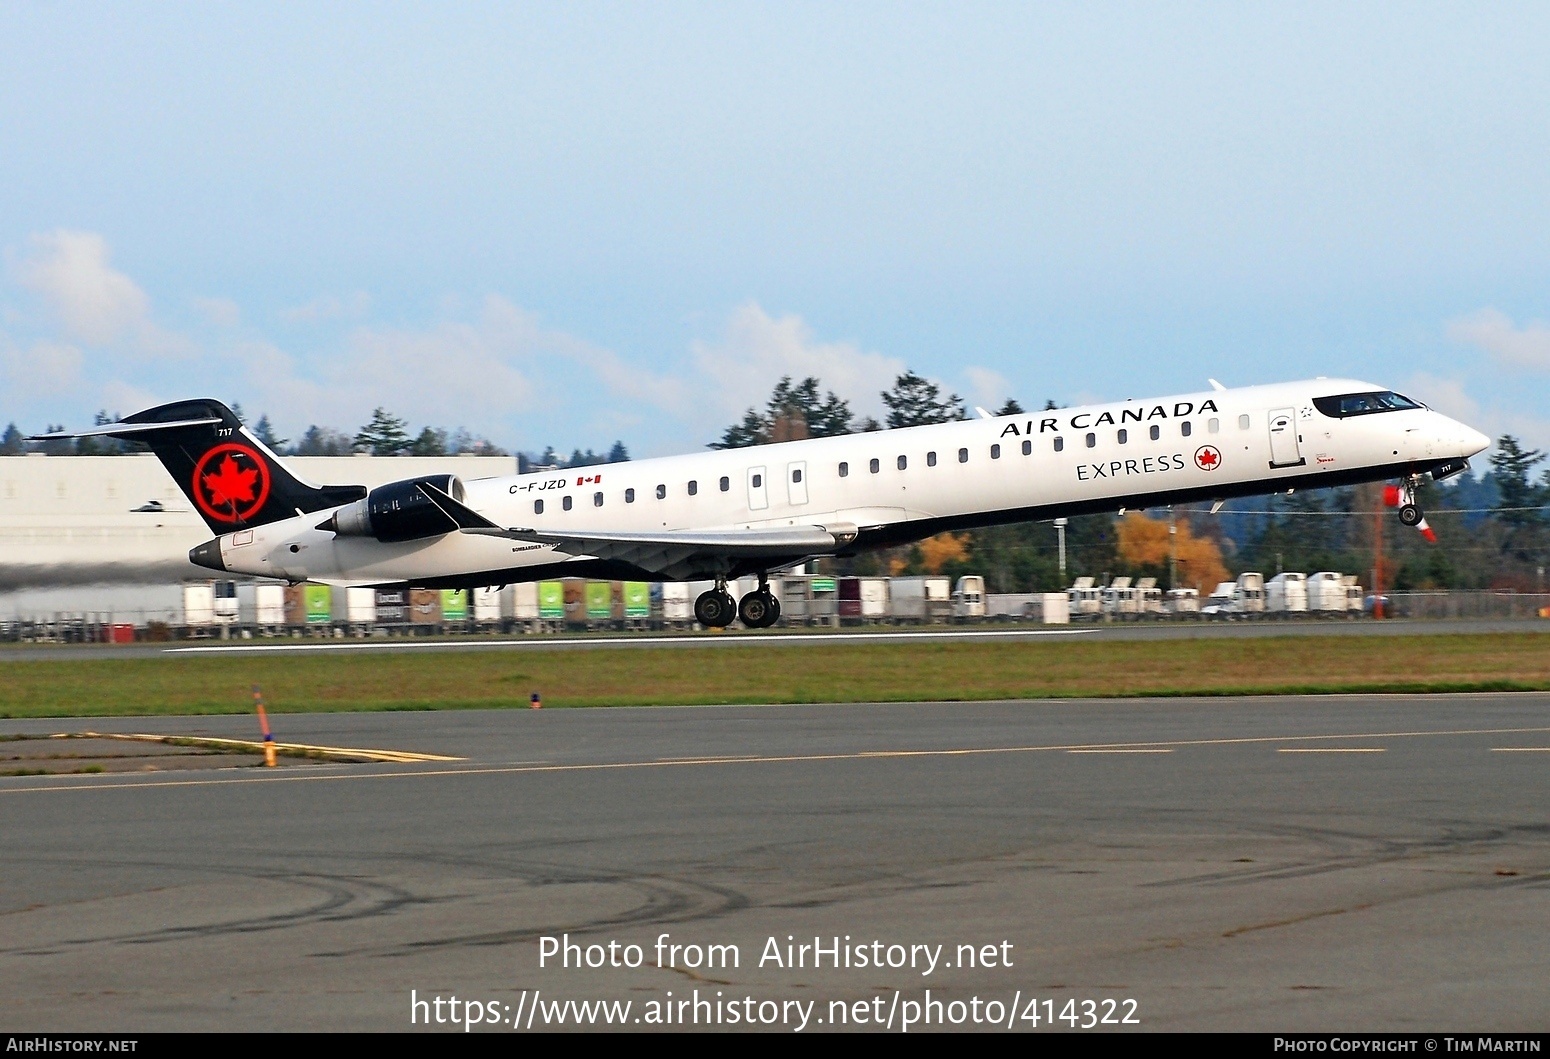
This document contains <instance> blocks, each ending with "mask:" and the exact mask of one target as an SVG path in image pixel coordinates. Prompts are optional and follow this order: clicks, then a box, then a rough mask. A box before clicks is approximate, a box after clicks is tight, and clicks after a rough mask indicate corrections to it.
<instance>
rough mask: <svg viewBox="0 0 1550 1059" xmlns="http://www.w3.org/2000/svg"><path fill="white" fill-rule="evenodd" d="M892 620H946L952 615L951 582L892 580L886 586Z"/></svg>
mask: <svg viewBox="0 0 1550 1059" xmlns="http://www.w3.org/2000/svg"><path fill="white" fill-rule="evenodd" d="M888 594H889V600H890V602H891V603H892V613H893V618H894V620H895V621H919V622H933V621H945V620H946V619H948V618H950V617H952V614H953V583H952V581H951V580H950V579H948V578H945V577H895V578H893V579H892V580H891V581H890V582H889V584H888Z"/></svg>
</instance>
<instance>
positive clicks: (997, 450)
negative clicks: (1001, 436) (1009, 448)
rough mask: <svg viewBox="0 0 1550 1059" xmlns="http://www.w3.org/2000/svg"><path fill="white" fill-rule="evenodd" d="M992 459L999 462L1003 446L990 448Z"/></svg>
mask: <svg viewBox="0 0 1550 1059" xmlns="http://www.w3.org/2000/svg"><path fill="white" fill-rule="evenodd" d="M990 458H991V459H993V460H999V459H1000V458H1001V446H1000V445H992V446H990Z"/></svg>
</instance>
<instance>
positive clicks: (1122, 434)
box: [1119, 427, 1130, 445]
mask: <svg viewBox="0 0 1550 1059" xmlns="http://www.w3.org/2000/svg"><path fill="white" fill-rule="evenodd" d="M1129 440H1130V431H1128V430H1126V429H1125V428H1124V427H1120V430H1119V443H1120V444H1121V445H1124V444H1125V443H1127V442H1128V441H1129Z"/></svg>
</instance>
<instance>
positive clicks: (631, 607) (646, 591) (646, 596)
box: [624, 581, 651, 619]
mask: <svg viewBox="0 0 1550 1059" xmlns="http://www.w3.org/2000/svg"><path fill="white" fill-rule="evenodd" d="M624 616H625V618H627V619H628V618H637V619H639V618H649V617H651V586H650V585H649V584H647V583H646V582H644V581H626V582H625V583H624Z"/></svg>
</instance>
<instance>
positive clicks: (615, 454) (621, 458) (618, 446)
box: [608, 441, 630, 463]
mask: <svg viewBox="0 0 1550 1059" xmlns="http://www.w3.org/2000/svg"><path fill="white" fill-rule="evenodd" d="M608 462H609V463H629V462H630V450H629V449H627V448H625V447H624V442H622V441H616V442H614V447H613V448H611V449H609V450H608Z"/></svg>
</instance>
